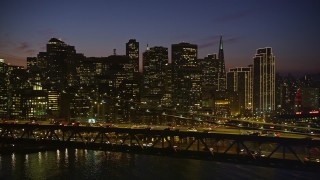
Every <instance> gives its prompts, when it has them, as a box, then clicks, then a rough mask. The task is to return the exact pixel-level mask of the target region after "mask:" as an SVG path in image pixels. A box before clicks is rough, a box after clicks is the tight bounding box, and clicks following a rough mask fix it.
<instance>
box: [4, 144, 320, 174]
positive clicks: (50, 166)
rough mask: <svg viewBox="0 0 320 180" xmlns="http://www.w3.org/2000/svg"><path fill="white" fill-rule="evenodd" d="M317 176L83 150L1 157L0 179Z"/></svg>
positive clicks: (218, 163)
mask: <svg viewBox="0 0 320 180" xmlns="http://www.w3.org/2000/svg"><path fill="white" fill-rule="evenodd" d="M319 178H320V170H319V173H317V172H308V171H297V170H288V169H275V168H269V167H258V166H250V165H243V164H231V163H220V162H213V161H201V160H193V159H180V158H170V157H164V156H151V155H137V154H129V153H120V152H105V151H95V150H83V149H62V150H56V151H44V152H38V153H30V154H21V153H12V154H2V155H0V179H1V180H5V179H36V180H37V179H58V180H59V179H60V180H62V179H72V180H73V179H166V180H171V179H177V180H178V179H192V180H193V179H259V180H260V179H290V180H293V179H319Z"/></svg>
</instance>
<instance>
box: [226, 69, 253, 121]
mask: <svg viewBox="0 0 320 180" xmlns="http://www.w3.org/2000/svg"><path fill="white" fill-rule="evenodd" d="M227 92H228V95H229V100H230V108H231V115H249V114H251V112H252V67H237V68H232V69H230V70H229V72H228V73H227Z"/></svg>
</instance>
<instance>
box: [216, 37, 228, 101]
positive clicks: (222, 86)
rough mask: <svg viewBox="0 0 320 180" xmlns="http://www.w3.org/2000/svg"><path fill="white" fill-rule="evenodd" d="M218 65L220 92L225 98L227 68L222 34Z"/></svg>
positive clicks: (221, 96)
mask: <svg viewBox="0 0 320 180" xmlns="http://www.w3.org/2000/svg"><path fill="white" fill-rule="evenodd" d="M216 67H217V71H218V91H219V92H220V98H222V99H223V98H225V91H226V69H225V62H224V51H223V41H222V36H220V43H219V53H218V62H217V65H216Z"/></svg>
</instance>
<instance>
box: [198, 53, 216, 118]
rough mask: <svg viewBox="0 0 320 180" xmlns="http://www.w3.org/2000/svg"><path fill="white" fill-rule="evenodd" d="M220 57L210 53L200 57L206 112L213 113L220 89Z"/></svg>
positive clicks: (204, 108)
mask: <svg viewBox="0 0 320 180" xmlns="http://www.w3.org/2000/svg"><path fill="white" fill-rule="evenodd" d="M218 61H219V60H218V58H217V55H216V54H209V55H208V56H207V57H205V58H204V59H199V64H200V69H201V70H202V75H201V86H202V87H201V90H202V105H201V106H202V110H203V111H204V112H205V113H210V114H211V113H212V111H213V109H214V101H215V99H216V95H217V93H216V92H217V91H218V82H219V81H218V70H217V64H219V63H218Z"/></svg>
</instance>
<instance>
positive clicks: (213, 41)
mask: <svg viewBox="0 0 320 180" xmlns="http://www.w3.org/2000/svg"><path fill="white" fill-rule="evenodd" d="M240 39H241V38H240V37H228V36H227V37H224V36H222V40H223V44H234V43H238V42H239V40H240ZM219 43H220V36H212V38H206V39H202V41H200V42H199V45H198V47H199V49H205V48H208V47H212V46H218V45H219Z"/></svg>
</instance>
